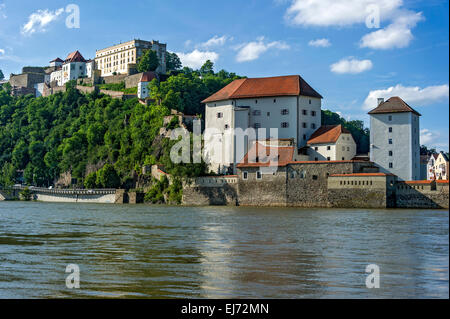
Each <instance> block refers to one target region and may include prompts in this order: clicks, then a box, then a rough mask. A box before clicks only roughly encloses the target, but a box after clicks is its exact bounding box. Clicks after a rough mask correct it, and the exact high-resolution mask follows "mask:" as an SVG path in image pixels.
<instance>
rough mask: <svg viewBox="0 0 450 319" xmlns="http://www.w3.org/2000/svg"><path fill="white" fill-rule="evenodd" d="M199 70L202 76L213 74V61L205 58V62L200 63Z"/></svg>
mask: <svg viewBox="0 0 450 319" xmlns="http://www.w3.org/2000/svg"><path fill="white" fill-rule="evenodd" d="M199 71H200V74H201V75H203V76H205V75H211V74H214V63H212V62H211V60H207V61H206V62H205V64H203V65H202V67H201V68H200V70H199Z"/></svg>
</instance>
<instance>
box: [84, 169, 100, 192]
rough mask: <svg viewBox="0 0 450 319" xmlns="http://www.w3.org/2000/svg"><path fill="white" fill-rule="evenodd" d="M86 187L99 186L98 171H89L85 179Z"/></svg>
mask: <svg viewBox="0 0 450 319" xmlns="http://www.w3.org/2000/svg"><path fill="white" fill-rule="evenodd" d="M84 187H86V188H96V187H97V172H92V173H89V174H88V175H87V176H86V178H85V180H84Z"/></svg>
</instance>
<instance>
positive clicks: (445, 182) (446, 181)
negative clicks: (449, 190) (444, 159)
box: [436, 179, 448, 184]
mask: <svg viewBox="0 0 450 319" xmlns="http://www.w3.org/2000/svg"><path fill="white" fill-rule="evenodd" d="M436 183H438V184H448V180H442V179H441V180H437V181H436Z"/></svg>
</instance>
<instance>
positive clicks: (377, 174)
mask: <svg viewBox="0 0 450 319" xmlns="http://www.w3.org/2000/svg"><path fill="white" fill-rule="evenodd" d="M330 176H332V177H359V176H361V177H362V176H395V175H394V174H386V173H353V174H331V175H330Z"/></svg>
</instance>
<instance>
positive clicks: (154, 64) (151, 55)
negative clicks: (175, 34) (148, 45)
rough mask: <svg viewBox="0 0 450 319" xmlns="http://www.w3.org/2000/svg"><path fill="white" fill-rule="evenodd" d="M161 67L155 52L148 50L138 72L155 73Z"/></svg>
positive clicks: (142, 58)
mask: <svg viewBox="0 0 450 319" xmlns="http://www.w3.org/2000/svg"><path fill="white" fill-rule="evenodd" d="M158 66H159V59H158V55H157V54H156V52H155V51H153V50H147V51H145V53H144V54H143V55H142V57H141V59H140V61H139V63H138V67H137V69H138V71H139V72H148V71H155V70H156V69H157V68H158Z"/></svg>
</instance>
